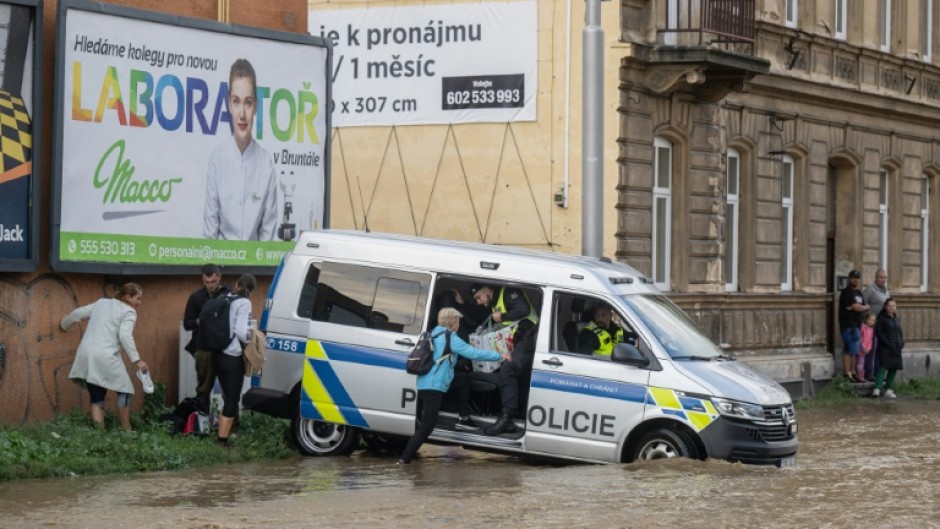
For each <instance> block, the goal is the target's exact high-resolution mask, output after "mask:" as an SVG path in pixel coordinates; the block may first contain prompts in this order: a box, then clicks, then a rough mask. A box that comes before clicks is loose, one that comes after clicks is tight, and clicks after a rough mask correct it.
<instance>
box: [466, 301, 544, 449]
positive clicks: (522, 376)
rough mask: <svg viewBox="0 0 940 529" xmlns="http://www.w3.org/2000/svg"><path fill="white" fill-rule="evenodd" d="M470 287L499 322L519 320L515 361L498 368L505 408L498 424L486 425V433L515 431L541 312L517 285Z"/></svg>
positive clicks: (501, 396) (515, 334)
mask: <svg viewBox="0 0 940 529" xmlns="http://www.w3.org/2000/svg"><path fill="white" fill-rule="evenodd" d="M471 290H472V291H473V299H474V300H475V301H476V302H477V305H480V306H483V307H489V308H490V317H491V318H492V320H493V321H494V322H495V323H496V324H497V325H499V326H509V325H512V324H516V330H515V331H514V332H513V337H512V342H513V344H514V345H513V350H512V361H511V362H505V363H504V364H503V365H502V366H501V367H500V368H499V371H497V376H498V378H499V396H500V398H501V399H502V403H503V410H502V413H501V414H500V416H499V418H498V419H497V420H496V423H495V424H492V425H490V426H487V427H486V428H484V429H483V432H484V433H485V434H487V435H499V434H501V433H513V432H515V431H516V429H517V428H516V423H515V421H514V419H513V418H514V417H515V415H516V412H517V411H518V410H519V400H520V399H519V385H520V382H521V381H524V380H526V375H527V374H528V373H529V370H530V369H531V368H532V355H533V354H534V353H535V335H536V326H537V325H538V322H539V317H538V312H537V310H536V308H535V307H533V306H532V304H531V303H530V302H529V298H528V297H527V296H526V295H525V293H524V292H522V291H521V290H519V289H518V288H508V287H501V288H499V289H498V290H497V289H495V288H494V287H491V286H481V287H477V288H475V289H471Z"/></svg>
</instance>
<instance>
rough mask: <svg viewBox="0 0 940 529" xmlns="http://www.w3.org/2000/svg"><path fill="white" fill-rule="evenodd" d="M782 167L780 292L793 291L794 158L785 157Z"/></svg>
mask: <svg viewBox="0 0 940 529" xmlns="http://www.w3.org/2000/svg"><path fill="white" fill-rule="evenodd" d="M781 165H782V166H783V171H782V174H781V175H780V176H781V177H780V180H781V201H780V204H781V208H782V210H781V213H780V225H781V227H782V232H781V235H780V239H781V241H780V242H781V252H780V259H781V262H780V290H793V157H791V156H786V155H785V156H784V157H783V163H782V164H781Z"/></svg>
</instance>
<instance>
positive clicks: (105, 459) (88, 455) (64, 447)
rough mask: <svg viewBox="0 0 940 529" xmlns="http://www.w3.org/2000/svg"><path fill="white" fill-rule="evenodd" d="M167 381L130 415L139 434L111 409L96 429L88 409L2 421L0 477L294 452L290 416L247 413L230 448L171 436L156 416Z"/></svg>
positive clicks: (179, 465) (178, 465) (211, 438)
mask: <svg viewBox="0 0 940 529" xmlns="http://www.w3.org/2000/svg"><path fill="white" fill-rule="evenodd" d="M164 393H165V389H164V387H163V386H162V385H158V386H157V390H156V391H155V392H154V393H153V394H152V395H145V397H144V405H143V407H142V408H141V409H140V410H139V411H138V412H137V413H135V414H134V415H133V416H132V418H131V423H132V425H133V428H134V431H132V432H126V431H124V430H122V429H121V427H120V424H119V422H118V420H117V416H116V415H115V414H114V413H113V412H108V414H107V415H106V419H105V428H104V429H100V428H96V427H95V426H93V424H92V422H91V419H90V418H89V416H88V413H87V412H85V411H82V410H75V411H72V412H69V413H66V414H63V415H60V416H57V417H56V418H55V419H53V420H52V421H51V422H48V423H42V424H35V425H29V426H25V427H10V426H3V425H0V454H2V457H0V481H7V480H13V479H23V478H49V477H74V476H84V475H91V474H113V473H118V474H125V473H130V472H140V471H153V470H169V469H183V468H196V467H205V466H210V465H217V464H221V463H235V462H240V461H251V460H258V459H281V458H287V457H296V456H297V450H296V448H294V447H293V445H292V444H291V441H290V440H289V437H288V433H289V424H288V422H287V421H286V420H283V419H276V418H272V417H269V416H267V415H262V414H256V413H252V412H242V414H241V417H240V424H239V427H238V433H237V436H236V437H234V438H232V439H231V440H230V442H229V445H228V446H227V447H222V446H219V445H218V444H216V442H215V441H216V439H215V433H214V432H212V433H211V434H210V435H206V436H196V435H189V436H182V435H178V434H172V433H170V426H169V425H168V424H167V423H161V422H160V420H159V418H160V416H161V415H163V414H164V413H166V412H169V411H171V410H170V409H169V408H165V407H164V406H163V402H164Z"/></svg>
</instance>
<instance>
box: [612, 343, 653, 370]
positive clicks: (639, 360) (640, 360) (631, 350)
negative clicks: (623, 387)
mask: <svg viewBox="0 0 940 529" xmlns="http://www.w3.org/2000/svg"><path fill="white" fill-rule="evenodd" d="M610 360H611V361H612V362H617V363H618V364H626V365H628V366H636V367H649V365H650V359H649V358H647V357H645V356H643V354H642V353H640V350H639V349H637V348H636V346H634V345H630V344H628V343H618V344H617V345H615V346H614V350H613V351H612V352H611V354H610Z"/></svg>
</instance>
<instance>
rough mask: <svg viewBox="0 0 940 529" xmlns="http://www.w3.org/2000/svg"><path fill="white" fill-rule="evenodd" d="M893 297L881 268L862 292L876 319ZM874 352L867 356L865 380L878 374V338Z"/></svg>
mask: <svg viewBox="0 0 940 529" xmlns="http://www.w3.org/2000/svg"><path fill="white" fill-rule="evenodd" d="M889 297H891V294H890V293H889V292H888V272H886V271H885V269H884V268H879V269H878V271H876V272H875V282H874V283H872V284H870V285H868V286H867V287H865V290H863V291H862V299H864V300H865V304H866V305H868V306H869V309H868V312H870V313H871V314H873V315H874V316H875V319H877V318H878V315H879V314H881V309H883V308H884V306H885V300H887V299H888V298H889ZM871 350H872V352H873V353H875V354H869V355H865V362H864V368H865V380H874V379H875V373H877V372H878V354H877V352H878V337H877V336H876V337H875V341H874V343H873V344H872V349H871Z"/></svg>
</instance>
